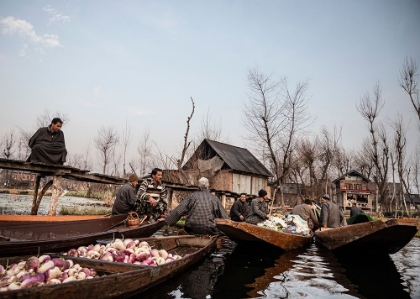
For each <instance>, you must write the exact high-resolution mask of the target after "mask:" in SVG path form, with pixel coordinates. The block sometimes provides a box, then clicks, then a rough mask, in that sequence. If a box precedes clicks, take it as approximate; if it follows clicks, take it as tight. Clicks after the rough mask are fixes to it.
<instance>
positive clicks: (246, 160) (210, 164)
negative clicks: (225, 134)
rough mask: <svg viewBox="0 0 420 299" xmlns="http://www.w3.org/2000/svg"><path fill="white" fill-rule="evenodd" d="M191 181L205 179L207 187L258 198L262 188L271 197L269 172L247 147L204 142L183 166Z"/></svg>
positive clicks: (211, 141)
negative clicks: (207, 180)
mask: <svg viewBox="0 0 420 299" xmlns="http://www.w3.org/2000/svg"><path fill="white" fill-rule="evenodd" d="M183 170H184V171H185V173H186V174H187V175H188V177H189V179H190V181H191V182H195V181H197V179H198V178H200V177H202V176H204V177H207V178H208V179H209V181H210V185H211V186H210V187H211V188H214V189H218V190H227V191H231V192H234V193H238V194H239V193H242V192H244V193H247V194H249V195H255V196H256V195H257V194H258V191H259V190H260V189H264V190H266V191H267V192H268V195H269V196H270V188H268V178H269V177H271V176H272V174H271V173H270V171H268V169H267V168H266V167H265V166H264V165H263V164H262V163H261V162H260V161H259V160H258V159H257V158H256V157H255V156H254V155H253V154H251V152H250V151H248V150H247V149H246V148H241V147H237V146H233V145H230V144H226V143H221V142H218V141H214V140H210V139H204V140H203V142H202V143H201V144H200V145H199V146H198V147H197V149H196V151H195V152H194V153H193V155H192V156H191V158H190V159H189V160H188V161H187V162H186V163H185V165H184V166H183Z"/></svg>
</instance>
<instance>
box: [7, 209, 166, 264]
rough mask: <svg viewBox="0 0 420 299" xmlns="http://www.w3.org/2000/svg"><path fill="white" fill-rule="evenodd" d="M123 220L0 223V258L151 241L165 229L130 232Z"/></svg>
mask: <svg viewBox="0 0 420 299" xmlns="http://www.w3.org/2000/svg"><path fill="white" fill-rule="evenodd" d="M126 218H127V216H126V215H119V216H114V217H108V218H106V217H104V218H97V219H91V220H83V221H63V222H60V223H57V222H49V221H46V222H37V223H33V222H13V223H10V224H4V223H0V256H11V255H22V254H37V253H39V252H45V251H48V252H57V251H60V250H62V249H63V248H67V247H71V246H73V247H76V246H81V245H83V244H86V243H89V244H90V243H94V242H96V240H98V239H107V238H124V237H126V238H128V237H130V238H131V237H136V238H142V237H150V236H151V235H153V234H154V233H155V232H157V231H158V230H159V229H160V228H162V227H163V226H164V222H163V221H162V222H155V223H152V224H150V223H142V224H141V225H140V226H138V227H134V228H130V227H127V226H126V225H125V223H122V222H123V221H124V220H125V219H126ZM114 226H115V227H114ZM108 229H109V230H108ZM105 230H107V231H105Z"/></svg>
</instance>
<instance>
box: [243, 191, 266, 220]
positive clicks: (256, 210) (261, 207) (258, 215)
mask: <svg viewBox="0 0 420 299" xmlns="http://www.w3.org/2000/svg"><path fill="white" fill-rule="evenodd" d="M258 197H259V198H254V199H253V200H252V202H251V209H250V211H249V213H248V215H247V217H246V218H245V222H248V223H251V224H257V223H260V222H263V221H265V220H267V219H270V216H271V215H270V214H269V211H268V205H267V203H266V202H265V200H266V199H267V191H265V190H264V189H261V190H260V191H258Z"/></svg>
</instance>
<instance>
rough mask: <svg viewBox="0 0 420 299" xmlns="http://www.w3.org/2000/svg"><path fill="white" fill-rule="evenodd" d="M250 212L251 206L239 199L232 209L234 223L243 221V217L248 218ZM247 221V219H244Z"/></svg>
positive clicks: (231, 214) (231, 217)
mask: <svg viewBox="0 0 420 299" xmlns="http://www.w3.org/2000/svg"><path fill="white" fill-rule="evenodd" d="M248 212H249V205H248V203H247V202H246V201H245V202H242V200H241V199H237V200H236V201H235V202H234V203H233V205H232V207H231V208H230V219H232V220H233V221H242V220H241V219H240V218H239V216H241V215H242V216H243V217H244V218H246V216H247V215H248ZM244 220H245V219H244Z"/></svg>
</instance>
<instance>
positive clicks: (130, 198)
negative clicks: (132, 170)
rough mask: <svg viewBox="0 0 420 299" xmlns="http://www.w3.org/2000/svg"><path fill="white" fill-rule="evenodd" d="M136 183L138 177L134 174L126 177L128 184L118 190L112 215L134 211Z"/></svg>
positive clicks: (135, 205)
mask: <svg viewBox="0 0 420 299" xmlns="http://www.w3.org/2000/svg"><path fill="white" fill-rule="evenodd" d="M138 183H139V177H138V176H137V175H136V174H131V175H130V176H129V177H128V182H127V183H126V184H125V185H123V186H122V187H121V188H120V189H118V191H117V194H116V196H115V201H114V205H113V206H112V215H122V214H128V213H129V212H134V211H135V210H136V207H137V204H136V202H137V196H136V186H137V184H138Z"/></svg>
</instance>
